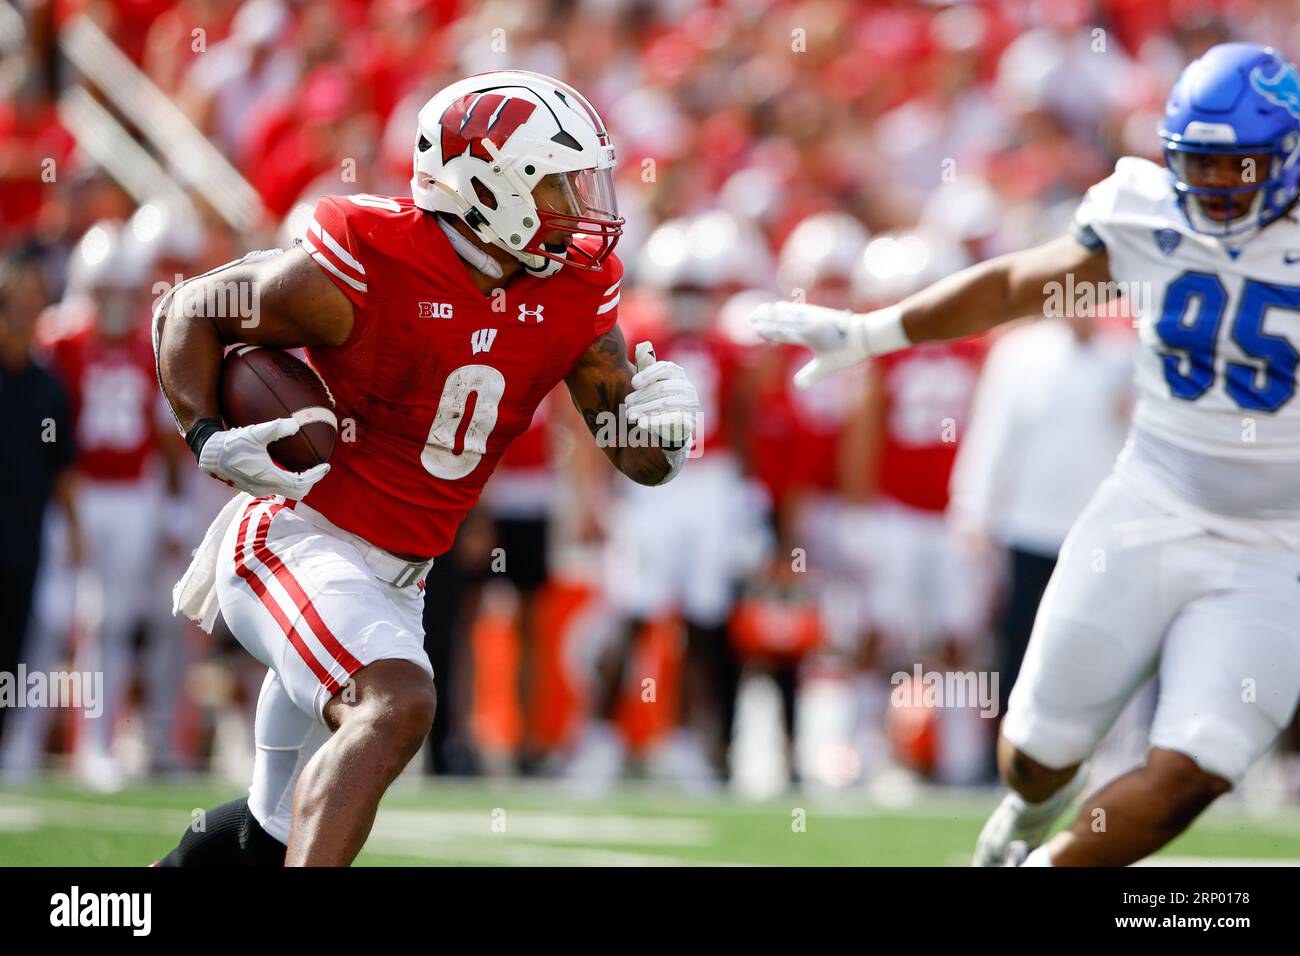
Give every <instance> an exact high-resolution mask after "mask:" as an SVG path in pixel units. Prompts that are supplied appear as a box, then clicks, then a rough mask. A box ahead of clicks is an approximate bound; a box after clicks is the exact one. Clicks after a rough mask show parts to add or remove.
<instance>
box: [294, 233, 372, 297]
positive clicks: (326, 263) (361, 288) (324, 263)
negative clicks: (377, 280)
mask: <svg viewBox="0 0 1300 956" xmlns="http://www.w3.org/2000/svg"><path fill="white" fill-rule="evenodd" d="M302 247H303V248H304V249H306V250H307V254H308V255H310V256H311V257H312V258H313V259H315V260H316V262H317V264H318V265H319V266H320V267H321V268H322V269H324V270H325V271H326V272H328V273H330V274H331V275H332V276H334V277H335V278H337V279H338V280H339V281H340V282H343V283H345V284H347V285H348V286H349V287H351V288H353V289H356V290H357V291H358V292H365V291H367V289H368V287H367V285H366V283H364V282H362V281H360V280H359V279H354V278H352V276H350V275H348V274H347V273H346V272H344V271H343V269H342V268H341V267H340V266H338V265H337V264H335V262H334V261H332V260H331V259H330V258H329V255H328V253H327V252H324V251H322V250H321V248H320V247H319V246H317V245H316V243H314V242H312V241H311V235H310V234H308V235H306V236H303V239H302Z"/></svg>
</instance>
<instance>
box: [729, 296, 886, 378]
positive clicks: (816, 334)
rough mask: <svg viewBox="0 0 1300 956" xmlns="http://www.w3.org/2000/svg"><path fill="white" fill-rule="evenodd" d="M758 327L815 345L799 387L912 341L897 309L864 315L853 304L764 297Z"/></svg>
mask: <svg viewBox="0 0 1300 956" xmlns="http://www.w3.org/2000/svg"><path fill="white" fill-rule="evenodd" d="M750 321H752V322H753V323H754V330H755V331H757V332H758V334H759V335H761V336H763V338H765V339H769V340H771V341H773V342H787V343H789V344H791V345H803V346H806V347H807V348H810V349H812V350H813V359H812V361H811V362H809V363H808V364H807V365H805V366H804V367H803V368H801V369H799V371H797V372H795V375H794V384H795V387H797V388H809V387H810V386H812V385H813V384H815V383H817V382H819V381H821V380H822V379H824V378H826V377H827V376H828V375H831V374H833V373H835V372H838V371H840V370H841V369H845V368H848V367H849V366H851V365H857V364H858V363H859V362H864V361H866V360H867V359H869V358H870V357H871V356H873V355H883V354H885V353H886V352H893V351H896V350H898V349H903V348H907V347H908V345H910V344H911V343H910V342H908V340H907V335H906V333H905V332H904V331H903V325H902V320H901V317H900V314H899V311H898V309H897V308H889V309H881V310H880V311H878V312H868V313H866V314H865V315H863V314H859V313H856V312H851V311H849V310H848V309H828V308H826V307H825V306H822V305H809V304H807V303H800V302H764V303H763V304H762V305H760V306H759V307H758V308H756V309H755V310H754V312H753V315H751V316H750Z"/></svg>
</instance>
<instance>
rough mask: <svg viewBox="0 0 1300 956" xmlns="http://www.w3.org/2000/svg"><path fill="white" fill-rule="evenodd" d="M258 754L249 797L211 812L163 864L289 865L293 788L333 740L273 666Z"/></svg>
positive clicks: (258, 726)
mask: <svg viewBox="0 0 1300 956" xmlns="http://www.w3.org/2000/svg"><path fill="white" fill-rule="evenodd" d="M254 728H255V729H254V740H255V743H256V747H257V749H256V757H255V758H254V763H253V783H252V785H251V786H250V787H249V792H248V796H246V797H241V798H240V799H238V800H231V801H228V802H227V803H223V804H221V806H218V807H214V808H212V809H211V810H208V811H206V812H205V813H204V814H203V816H202V817H201V818H200V819H201V825H196V824H197V821H196V824H192V825H191V826H190V827H189V828H188V829H187V830H186V831H185V834H184V835H183V836H182V837H181V841H180V843H179V844H178V845H177V846H176V848H175V849H174V850H172V851H171V852H170V853H168V854H167V855H166V856H165V857H163V858H162V860H160V861H159V864H158V865H159V866H165V867H170V866H283V865H284V855H285V849H286V846H285V845H286V844H287V843H288V841H289V831H290V828H291V825H292V814H293V791H294V787H295V785H296V784H297V782H298V777H299V775H300V774H301V772H302V769H303V767H304V766H306V764H307V761H309V760H310V759H311V758H312V756H314V755H315V753H316V751H317V750H319V749H320V747H321V745H322V744H324V743H325V741H326V740H328V739H329V731H328V730H327V729H326V728H325V727H324V726H323V725H322V724H321V723H320V722H319V721H318V720H316V718H314V717H313V716H311V715H310V714H308V713H306V712H305V711H303V710H302V709H301V708H299V707H298V706H297V705H296V704H295V703H294V702H293V701H292V700H290V699H289V695H288V693H287V692H286V691H285V689H284V685H283V684H282V683H281V682H280V678H279V677H277V676H276V673H275V671H273V670H268V671H267V672H266V677H265V679H264V680H263V681H262V689H261V690H260V691H259V693H258V695H257V717H256V720H255V723H254Z"/></svg>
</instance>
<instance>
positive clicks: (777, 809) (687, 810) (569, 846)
mask: <svg viewBox="0 0 1300 956" xmlns="http://www.w3.org/2000/svg"><path fill="white" fill-rule="evenodd" d="M239 793H240V790H239V788H238V787H233V786H225V785H217V784H213V783H204V782H195V783H185V784H176V783H165V784H164V783H156V784H150V785H147V786H138V787H135V788H133V789H130V790H127V791H124V792H122V793H118V794H115V795H113V796H103V795H99V794H91V793H87V792H85V791H83V790H80V789H78V788H77V787H76V786H75V785H74V784H72V783H69V782H46V783H41V784H39V785H33V786H29V787H21V788H0V865H4V866H40V865H71V866H114V865H116V866H143V865H146V864H148V863H149V862H151V861H152V860H155V859H157V858H158V857H160V856H162V855H163V854H164V853H165V852H167V850H169V849H170V848H171V847H172V846H173V845H175V843H176V840H177V838H178V837H179V835H180V833H181V831H182V830H183V829H184V828H185V827H186V826H188V825H189V822H190V819H191V813H192V812H193V811H194V810H195V809H197V808H202V807H209V806H213V805H215V804H217V803H219V802H221V801H223V800H227V799H230V798H232V797H234V796H237V795H238V794H239ZM994 801H995V796H994V795H993V794H992V793H991V792H986V793H979V794H957V795H953V794H942V793H935V794H933V795H927V796H924V797H922V798H921V799H919V800H917V801H916V802H915V803H914V805H911V806H909V807H907V808H906V809H890V808H883V807H880V806H871V805H869V804H867V803H866V802H865V800H864V798H861V797H840V798H837V799H836V800H834V801H830V802H828V801H826V800H816V799H813V798H812V797H811V796H808V795H792V796H790V797H786V798H779V799H776V800H771V801H767V802H763V803H749V802H742V801H738V800H736V799H734V798H730V797H725V796H719V797H710V798H698V797H697V798H691V799H686V798H684V797H680V796H673V795H665V794H663V793H662V792H656V791H650V790H645V789H640V788H637V789H625V790H621V791H619V792H617V793H615V794H613V795H611V796H606V797H602V798H600V799H590V800H588V799H581V798H578V797H575V796H574V795H573V794H572V793H570V792H568V791H565V790H562V789H559V788H558V787H555V786H541V785H533V786H525V785H522V784H518V783H511V782H500V783H483V782H476V783H459V782H439V783H427V784H418V785H417V784H413V783H412V784H408V783H406V782H404V781H403V782H402V783H400V784H399V785H398V787H397V788H395V790H394V792H392V793H391V794H390V795H389V797H388V798H387V799H386V800H385V802H384V805H383V807H382V809H381V810H380V814H379V819H378V821H377V823H376V826H375V830H374V832H373V834H372V835H371V839H370V842H369V844H368V845H367V848H366V850H365V852H364V853H363V854H362V856H361V858H360V860H359V863H360V864H362V865H371V866H385V865H387V866H428V865H506V866H510V865H524V866H530V865H559V866H623V865H627V866H662V865H669V866H672V865H700V864H703V865H718V864H739V865H776V866H799V865H831V866H835V865H845V864H853V865H862V864H866V865H872V864H894V865H912V866H953V865H965V864H966V863H967V862H968V860H969V854H970V851H971V848H972V847H973V846H974V841H975V836H976V834H977V833H978V832H979V828H980V826H981V825H982V823H983V821H984V818H985V816H986V815H987V813H988V811H989V810H990V809H991V808H992V806H993V803H994ZM800 810H801V811H803V814H804V816H803V821H804V823H805V827H804V829H803V831H802V832H798V831H797V830H796V826H795V824H796V822H797V818H798V813H797V811H800ZM1156 861H1157V862H1165V863H1169V864H1178V863H1186V862H1193V861H1194V862H1197V863H1204V862H1214V861H1218V862H1222V863H1259V864H1265V863H1270V862H1272V863H1283V864H1292V865H1295V864H1300V809H1298V808H1286V809H1284V810H1279V811H1272V812H1270V813H1269V814H1268V815H1266V816H1259V815H1256V814H1250V813H1247V812H1246V811H1245V810H1243V809H1242V808H1240V807H1232V806H1225V807H1219V808H1215V809H1213V810H1212V811H1211V812H1210V813H1209V814H1208V815H1207V816H1206V817H1204V818H1203V819H1202V820H1200V821H1199V822H1198V823H1197V824H1196V826H1195V827H1194V828H1193V829H1192V831H1191V832H1190V833H1187V834H1185V835H1184V836H1183V837H1182V838H1181V839H1179V840H1178V841H1176V842H1175V843H1174V844H1173V845H1171V846H1170V847H1168V848H1166V850H1165V851H1164V853H1162V854H1161V856H1160V857H1157V858H1156Z"/></svg>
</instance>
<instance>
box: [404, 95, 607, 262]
mask: <svg viewBox="0 0 1300 956" xmlns="http://www.w3.org/2000/svg"><path fill="white" fill-rule="evenodd" d="M615 163H616V159H615V155H614V146H613V144H612V143H611V142H610V139H609V133H608V132H606V130H605V124H604V122H603V121H602V120H601V118H600V115H599V114H598V113H597V112H596V110H595V108H594V107H593V106H592V105H591V103H589V102H588V101H587V98H586V97H584V96H583V95H582V94H581V93H579V92H578V91H577V90H575V89H574V88H573V87H571V86H569V85H568V84H567V83H562V82H560V81H559V80H555V79H552V78H550V77H548V76H543V75H542V74H540V73H529V72H525V71H523V70H503V71H498V72H494V73H480V74H479V75H477V76H471V77H470V78H468V79H465V80H461V81H460V82H458V83H453V84H452V85H451V86H448V87H446V88H444V89H443V90H441V91H439V92H438V93H437V94H436V95H435V96H434V97H433V98H432V99H431V100H429V102H427V103H425V104H424V107H423V108H422V109H421V110H420V117H419V131H418V134H417V138H416V145H415V158H414V166H415V174H414V175H413V176H412V178H411V196H412V198H414V200H415V204H416V205H417V206H419V207H420V208H421V209H427V210H429V211H430V212H445V213H450V214H451V215H453V216H457V217H458V218H460V219H462V220H464V222H465V223H466V224H467V225H468V226H469V227H470V228H471V229H473V230H474V232H475V234H477V235H478V236H479V237H481V238H482V239H483V240H485V241H487V242H490V243H492V244H493V245H495V246H498V247H499V248H501V249H504V250H505V251H506V252H508V253H510V254H511V255H512V256H514V257H515V258H516V259H518V260H519V261H520V262H522V263H523V264H524V266H525V267H527V268H528V269H529V270H531V271H532V272H534V273H540V274H542V275H551V274H553V273H554V272H556V271H558V270H559V269H560V268H561V267H562V266H563V265H566V264H567V265H571V266H573V267H574V268H578V269H587V270H595V269H599V268H600V267H601V264H602V263H603V262H604V261H605V259H606V258H607V257H608V256H609V254H610V253H611V252H613V251H614V246H615V244H616V243H617V242H618V237H619V235H620V234H621V233H622V230H623V219H622V218H621V217H620V216H619V215H618V204H617V202H616V200H615V198H614V175H613V174H614V166H615ZM548 177H549V179H548ZM543 180H547V183H546V184H544V189H543V192H542V194H541V195H540V196H539V197H538V198H534V195H533V190H534V189H535V188H536V187H537V186H538V184H539V183H542V181H543ZM547 187H549V188H547ZM539 200H540V201H539ZM577 236H588V237H592V238H594V239H596V240H597V241H598V242H597V244H595V245H594V247H593V246H592V245H591V244H587V243H584V244H583V245H582V246H576V245H573V244H572V240H573V238H574V237H577Z"/></svg>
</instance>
